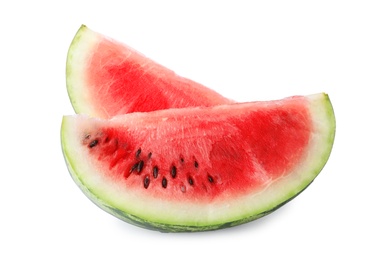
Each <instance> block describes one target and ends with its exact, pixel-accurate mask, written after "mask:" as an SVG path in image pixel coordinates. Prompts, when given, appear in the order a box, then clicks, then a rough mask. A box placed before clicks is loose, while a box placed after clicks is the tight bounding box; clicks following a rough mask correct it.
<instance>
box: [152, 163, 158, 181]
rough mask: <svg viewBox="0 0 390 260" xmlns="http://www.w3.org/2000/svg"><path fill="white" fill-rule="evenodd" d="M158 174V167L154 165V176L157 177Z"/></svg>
mask: <svg viewBox="0 0 390 260" xmlns="http://www.w3.org/2000/svg"><path fill="white" fill-rule="evenodd" d="M157 176H158V167H157V166H154V167H153V177H154V178H155V179H156V178H157Z"/></svg>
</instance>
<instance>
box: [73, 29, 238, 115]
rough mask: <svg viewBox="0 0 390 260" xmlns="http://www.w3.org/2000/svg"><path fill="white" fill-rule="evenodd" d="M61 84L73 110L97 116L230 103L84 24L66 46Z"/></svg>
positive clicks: (213, 92)
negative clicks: (64, 70)
mask: <svg viewBox="0 0 390 260" xmlns="http://www.w3.org/2000/svg"><path fill="white" fill-rule="evenodd" d="M66 84H67V89H68V94H69V98H70V100H71V102H72V105H73V108H74V110H75V111H76V113H80V114H86V115H89V116H94V117H99V118H110V117H112V116H116V115H119V114H127V113H130V112H148V111H154V110H160V109H167V108H181V107H191V106H213V105H219V104H226V103H232V101H230V100H228V99H226V98H224V97H222V96H221V95H220V94H218V93H216V92H215V91H213V90H211V89H209V88H206V87H205V86H203V85H201V84H199V83H196V82H194V81H192V80H190V79H187V78H184V77H181V76H179V75H177V74H175V73H174V72H173V71H171V70H169V69H167V68H166V67H164V66H162V65H159V64H157V63H156V62H154V61H152V60H151V59H149V58H147V57H145V56H144V55H142V54H141V53H139V52H137V51H136V50H134V49H132V48H130V47H129V46H126V45H124V44H122V43H120V42H118V41H115V40H113V39H110V38H108V37H106V36H104V35H102V34H99V33H97V32H94V31H92V30H90V29H89V28H87V27H86V26H85V25H82V26H81V28H80V29H79V30H78V32H77V33H76V35H75V37H74V39H73V41H72V43H71V45H70V47H69V51H68V56H67V62H66Z"/></svg>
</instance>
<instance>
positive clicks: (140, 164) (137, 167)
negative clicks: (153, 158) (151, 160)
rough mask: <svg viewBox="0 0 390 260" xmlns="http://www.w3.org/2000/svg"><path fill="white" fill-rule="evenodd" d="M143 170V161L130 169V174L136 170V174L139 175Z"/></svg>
mask: <svg viewBox="0 0 390 260" xmlns="http://www.w3.org/2000/svg"><path fill="white" fill-rule="evenodd" d="M143 168H144V161H139V162H137V163H135V164H134V165H133V167H131V170H130V173H132V172H133V171H135V170H137V172H138V173H140V172H141V171H142V169H143Z"/></svg>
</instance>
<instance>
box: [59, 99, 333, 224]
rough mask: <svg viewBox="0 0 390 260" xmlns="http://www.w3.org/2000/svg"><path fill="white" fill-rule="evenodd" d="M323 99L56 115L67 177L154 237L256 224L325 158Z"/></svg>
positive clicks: (329, 134) (328, 137) (326, 109)
mask: <svg viewBox="0 0 390 260" xmlns="http://www.w3.org/2000/svg"><path fill="white" fill-rule="evenodd" d="M334 135H335V118H334V114H333V109H332V105H331V103H330V100H329V97H328V96H327V95H326V94H323V93H321V94H316V95H311V96H296V97H290V98H286V99H282V100H277V101H267V102H250V103H241V104H229V105H220V106H214V107H196V108H182V109H168V110H160V111H154V112H148V113H132V114H127V115H120V116H117V117H114V118H112V119H109V120H105V119H94V118H90V117H87V116H83V115H76V116H65V117H64V118H63V122H62V129H61V140H62V149H63V153H64V156H65V159H66V162H67V165H68V168H69V171H70V173H71V175H72V177H73V179H74V180H75V182H76V183H77V184H78V185H79V187H80V188H81V190H82V191H83V192H84V193H85V194H86V195H87V196H88V197H89V198H90V199H91V200H92V201H93V202H94V203H96V204H97V205H98V206H99V207H101V208H102V209H103V210H105V211H107V212H109V213H110V214H113V215H114V216H116V217H118V218H120V219H122V220H124V221H127V222H129V223H133V224H135V225H138V226H142V227H146V228H150V229H157V230H161V231H172V232H175V231H203V230H213V229H219V228H224V227H229V226H234V225H238V224H241V223H246V222H248V221H251V220H254V219H257V218H259V217H262V216H264V215H266V214H268V213H270V212H272V211H274V210H275V209H277V208H278V207H280V206H281V205H283V204H284V203H286V202H288V201H289V200H291V199H292V198H294V197H295V196H296V195H298V194H299V193H300V192H302V191H303V190H304V189H305V188H306V187H307V186H308V185H309V184H310V183H311V182H312V181H313V180H314V179H315V177H316V176H317V175H318V174H319V172H320V171H321V170H322V168H323V167H324V165H325V163H326V162H327V160H328V157H329V155H330V152H331V149H332V145H333V140H334Z"/></svg>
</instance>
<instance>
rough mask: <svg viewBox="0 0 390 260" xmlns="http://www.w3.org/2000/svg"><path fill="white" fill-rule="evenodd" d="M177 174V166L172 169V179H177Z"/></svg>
mask: <svg viewBox="0 0 390 260" xmlns="http://www.w3.org/2000/svg"><path fill="white" fill-rule="evenodd" d="M176 174H177V169H176V166H175V165H173V166H172V168H171V176H172V178H176Z"/></svg>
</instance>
